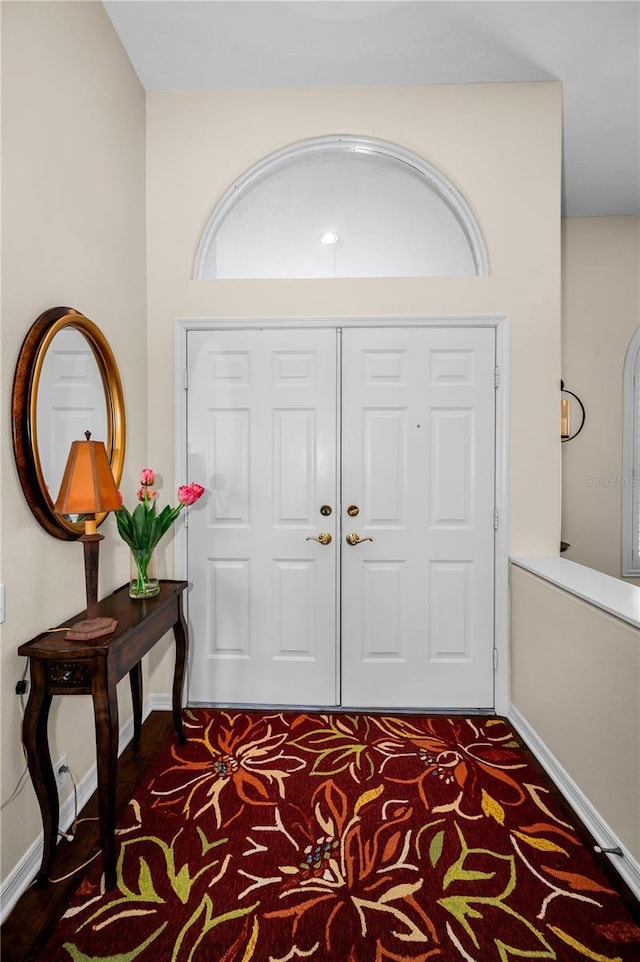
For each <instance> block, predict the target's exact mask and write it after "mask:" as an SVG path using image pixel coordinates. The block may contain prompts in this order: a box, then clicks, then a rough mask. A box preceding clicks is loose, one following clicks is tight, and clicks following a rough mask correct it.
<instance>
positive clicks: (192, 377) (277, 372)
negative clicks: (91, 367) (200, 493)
mask: <svg viewBox="0 0 640 962" xmlns="http://www.w3.org/2000/svg"><path fill="white" fill-rule="evenodd" d="M335 358H336V332H335V331H320V332H318V331H298V332H291V331H287V332H284V331H261V332H256V331H218V332H190V333H189V336H188V363H189V385H190V386H189V395H188V437H189V454H188V463H189V468H188V471H189V477H191V476H193V477H206V478H208V479H212V482H211V484H210V487H211V490H210V497H209V501H208V504H207V514H206V521H205V523H204V524H200V523H198V524H197V525H196V524H195V523H194V524H193V525H192V526H191V527H190V529H189V579H190V581H192V583H193V590H192V592H191V596H190V615H191V619H192V623H193V625H194V626H195V630H194V641H193V646H192V648H193V652H192V671H191V674H190V687H189V695H190V699H191V700H192V701H196V702H211V701H221V702H241V703H285V702H286V703H289V704H296V703H298V704H303V703H309V704H335V703H336V562H335V551H336V540H335V537H333V536H334V535H335V530H334V525H335V518H336V516H337V514H336V510H335V509H336V497H337V495H336V475H335V471H336V362H335ZM323 504H329V505H331V506H332V508H333V514H332V516H331V517H329V518H325V517H323V516H322V515H321V514H320V508H321V506H322V505H323ZM320 531H329V532H330V533H331V534H332V538H333V540H332V543H331V544H329V545H321V544H319V543H318V542H316V541H311V540H307V539H309V538H310V537H315V536H317V535H318V533H319V532H320Z"/></svg>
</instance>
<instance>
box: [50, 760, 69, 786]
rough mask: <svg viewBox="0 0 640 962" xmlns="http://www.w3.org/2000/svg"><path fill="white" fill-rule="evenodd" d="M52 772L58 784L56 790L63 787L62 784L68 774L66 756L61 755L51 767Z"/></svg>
mask: <svg viewBox="0 0 640 962" xmlns="http://www.w3.org/2000/svg"><path fill="white" fill-rule="evenodd" d="M53 771H54V774H55V776H56V785H57V786H58V791H61V789H62V788H64V784H65V782H66V780H67V775H68V774H69V768H68V766H67V756H66V755H62V756H61V757H60V758H59V759H58V762H57V764H56V765H54V767H53Z"/></svg>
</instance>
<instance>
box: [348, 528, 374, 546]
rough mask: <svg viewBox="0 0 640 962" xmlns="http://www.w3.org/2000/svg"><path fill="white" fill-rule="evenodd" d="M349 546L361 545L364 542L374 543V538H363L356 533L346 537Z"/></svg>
mask: <svg viewBox="0 0 640 962" xmlns="http://www.w3.org/2000/svg"><path fill="white" fill-rule="evenodd" d="M345 540H346V542H347V544H361V543H362V542H363V541H373V538H361V537H360V535H359V534H357V533H356V532H355V531H354V532H353V534H348V535H347V537H346V539H345Z"/></svg>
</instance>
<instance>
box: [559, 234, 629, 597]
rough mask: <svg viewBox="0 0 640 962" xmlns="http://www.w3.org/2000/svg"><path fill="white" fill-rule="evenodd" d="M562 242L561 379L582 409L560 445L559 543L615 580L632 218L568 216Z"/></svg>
mask: <svg viewBox="0 0 640 962" xmlns="http://www.w3.org/2000/svg"><path fill="white" fill-rule="evenodd" d="M562 238H563V246H562V261H563V278H562V292H563V293H562V377H563V379H564V382H565V386H566V387H568V388H569V389H570V390H571V391H574V392H575V393H576V394H577V395H578V397H579V398H580V399H581V400H582V402H583V404H584V406H585V409H586V412H587V419H586V422H585V427H584V429H583V430H582V432H581V433H580V434H579V435H578V437H577V438H575V439H574V440H573V441H569V442H567V443H565V444H563V445H562V540H563V541H567V542H569V544H570V545H571V548H570V549H569V550H568V551H567V553H566V555H565V557H566V558H568V559H570V560H571V561H577V562H578V563H579V564H584V565H587V566H588V567H590V568H596V569H597V570H598V571H603V572H605V574H609V575H612V576H613V577H616V578H619V577H620V576H621V574H620V571H621V569H620V556H621V534H620V532H621V495H622V489H621V485H620V483H619V479H620V478H621V476H622V372H623V368H624V359H625V353H626V350H627V346H628V344H629V341H630V340H631V338H632V336H633V334H634V332H635V330H636V328H637V326H638V324H640V286H639V285H640V218H638V217H582V218H572V219H570V220H566V221H564V222H563V232H562ZM636 583H640V582H637V581H636Z"/></svg>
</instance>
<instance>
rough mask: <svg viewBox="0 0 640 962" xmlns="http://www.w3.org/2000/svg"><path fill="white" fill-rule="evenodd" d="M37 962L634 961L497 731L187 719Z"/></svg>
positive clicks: (527, 770)
mask: <svg viewBox="0 0 640 962" xmlns="http://www.w3.org/2000/svg"><path fill="white" fill-rule="evenodd" d="M185 723H186V726H185V727H186V731H187V734H188V740H187V744H186V745H184V746H180V745H175V744H171V743H170V744H168V745H167V746H165V747H164V748H163V749H162V750H161V751H160V753H159V755H158V758H157V760H156V762H155V763H154V765H153V766H152V768H151V769H150V771H149V772H148V774H147V776H146V778H145V779H144V781H143V784H142V785H141V786H140V789H139V790H138V791H137V792H136V795H135V797H134V798H133V799H132V801H131V803H130V805H129V806H128V807H127V809H126V812H125V814H124V816H123V818H122V820H121V823H120V825H119V826H118V836H117V838H118V844H119V855H118V864H117V884H116V887H115V888H114V889H113V890H111V891H106V892H105V891H104V889H103V880H102V878H101V874H100V869H99V867H98V866H97V865H96V866H94V867H93V868H92V869H91V870H90V872H89V874H88V876H87V878H86V880H85V881H84V882H83V883H82V885H81V886H80V887H79V889H78V891H77V893H76V896H75V898H74V901H73V903H72V905H71V906H70V907H69V910H68V912H67V913H66V916H65V918H64V919H63V920H62V922H61V923H60V926H59V928H58V930H57V931H56V933H55V934H54V936H53V938H52V939H51V940H50V942H49V945H48V946H47V948H46V950H45V952H44V953H43V955H42V957H41V962H69V960H74V962H133V960H134V959H137V960H139V962H298V960H309V962H460V960H463V962H517V960H519V959H522V958H527V959H549V960H557V962H584V960H585V959H587V960H591V962H594V960H595V962H633V960H635V962H637V960H638V959H639V958H640V929H639V928H638V927H637V926H636V925H635V923H634V920H633V919H632V917H631V916H630V914H629V913H628V912H627V910H626V908H625V906H624V904H623V902H622V900H621V899H620V897H619V896H618V894H617V893H616V891H615V889H614V887H612V885H611V883H610V882H609V881H608V879H607V878H606V877H605V876H604V875H603V874H602V872H601V871H600V869H599V868H598V866H597V863H596V861H595V860H594V858H593V856H592V855H591V853H590V852H589V851H588V850H587V849H586V848H585V847H584V845H583V844H582V842H581V839H580V836H579V834H578V831H577V830H576V828H574V827H573V825H572V824H571V818H570V816H568V815H567V809H566V807H565V805H564V803H563V802H562V801H561V800H560V798H559V796H558V795H557V793H556V792H555V790H554V789H553V786H551V784H550V783H548V782H547V781H546V780H545V779H544V778H541V776H540V770H539V768H538V767H537V765H536V764H535V763H534V762H533V759H532V758H531V756H530V755H529V754H528V753H527V751H526V750H525V749H524V748H522V747H521V745H520V743H519V740H518V739H517V738H515V737H514V734H513V732H512V731H511V730H510V728H509V726H508V725H507V724H506V722H505V721H504V720H502V719H498V718H482V717H472V718H459V717H455V718H446V717H443V716H424V717H422V716H416V715H413V716H399V717H394V716H392V715H375V716H374V715H359V714H354V713H350V714H339V713H309V714H306V713H299V712H297V713H296V712H273V713H266V714H260V713H258V712H243V711H236V712H234V711H212V710H204V709H199V710H188V711H186V712H185Z"/></svg>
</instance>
